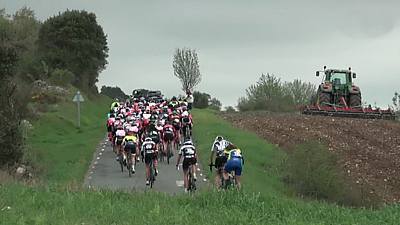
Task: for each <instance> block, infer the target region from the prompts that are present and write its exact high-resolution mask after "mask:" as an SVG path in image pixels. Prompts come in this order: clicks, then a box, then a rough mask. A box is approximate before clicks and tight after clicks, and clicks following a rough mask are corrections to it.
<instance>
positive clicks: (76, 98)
mask: <svg viewBox="0 0 400 225" xmlns="http://www.w3.org/2000/svg"><path fill="white" fill-rule="evenodd" d="M72 101H74V102H84V101H85V99H83V96H82V95H81V92H80V91H77V92H76V94H75V96H74V99H72Z"/></svg>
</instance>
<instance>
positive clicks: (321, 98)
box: [318, 92, 331, 105]
mask: <svg viewBox="0 0 400 225" xmlns="http://www.w3.org/2000/svg"><path fill="white" fill-rule="evenodd" d="M318 103H319V105H327V104H330V103H331V95H330V94H329V93H325V92H321V93H319V94H318Z"/></svg>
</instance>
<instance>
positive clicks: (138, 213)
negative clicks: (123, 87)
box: [0, 104, 400, 225]
mask: <svg viewBox="0 0 400 225" xmlns="http://www.w3.org/2000/svg"><path fill="white" fill-rule="evenodd" d="M99 105H100V104H99ZM103 108H104V107H103ZM195 121H196V125H195V126H196V128H195V136H196V141H197V145H198V148H199V149H200V154H201V161H202V162H203V165H205V164H206V163H208V157H209V151H210V145H211V143H212V141H213V140H214V137H215V135H218V134H221V135H224V136H226V137H227V138H229V139H230V140H232V141H234V142H235V143H237V144H238V145H239V146H240V147H241V148H242V149H243V151H244V154H245V156H246V161H247V163H246V165H245V170H244V178H245V179H244V180H243V182H244V190H243V191H242V192H235V191H227V192H217V191H210V192H199V193H197V194H196V195H194V196H186V195H180V196H169V195H165V194H161V193H154V192H146V193H144V194H143V193H126V192H112V191H89V190H80V189H78V190H69V189H67V188H64V189H60V188H57V187H53V186H49V187H46V188H45V187H26V186H23V185H20V184H7V185H3V186H1V188H0V218H1V220H0V224H163V225H164V224H192V225H195V224H218V225H219V224H246V225H247V224H277V225H280V224H296V225H302V224H307V225H312V224H362V225H368V224H371V225H376V224H398V218H399V217H400V206H398V205H394V206H389V207H385V208H383V209H380V210H370V209H351V208H344V207H340V206H336V205H333V204H326V203H323V202H317V201H308V202H305V201H302V200H300V199H293V198H289V197H286V195H285V192H286V190H285V188H284V185H283V184H282V183H281V181H280V179H279V174H280V171H279V164H280V160H281V159H282V157H284V155H283V153H282V152H280V151H279V150H277V149H275V147H274V146H273V145H270V144H268V143H266V142H265V141H263V140H261V139H259V138H258V137H257V136H256V135H254V134H251V133H249V132H244V131H240V130H237V129H236V128H233V127H232V126H231V125H230V124H229V123H228V122H226V121H223V120H221V119H220V118H219V117H218V116H217V115H214V114H213V113H212V112H211V111H205V110H202V111H197V110H196V111H195ZM89 158H90V157H89ZM54 167H57V166H56V165H54ZM55 169H56V170H60V171H63V170H61V169H58V168H55ZM77 171H79V170H76V172H75V173H76V174H80V173H79V172H77ZM59 179H60V180H64V181H66V180H69V179H66V178H62V179H61V178H59ZM51 180H53V181H55V180H57V179H54V178H53V179H51ZM258 192H259V193H260V194H254V193H258Z"/></svg>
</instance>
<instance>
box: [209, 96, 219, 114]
mask: <svg viewBox="0 0 400 225" xmlns="http://www.w3.org/2000/svg"><path fill="white" fill-rule="evenodd" d="M221 106H222V104H221V102H220V101H219V100H218V99H216V98H212V99H211V100H210V103H209V106H208V108H210V109H214V110H217V111H220V110H221Z"/></svg>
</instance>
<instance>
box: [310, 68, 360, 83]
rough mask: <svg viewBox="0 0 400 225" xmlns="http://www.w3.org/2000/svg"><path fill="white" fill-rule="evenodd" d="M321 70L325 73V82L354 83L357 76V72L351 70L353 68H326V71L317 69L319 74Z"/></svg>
mask: <svg viewBox="0 0 400 225" xmlns="http://www.w3.org/2000/svg"><path fill="white" fill-rule="evenodd" d="M320 72H324V73H325V78H324V81H325V83H331V84H341V85H343V84H352V83H353V79H354V78H356V73H352V72H351V68H349V69H348V70H337V69H326V68H325V67H324V71H317V73H316V75H317V77H318V76H319V74H320Z"/></svg>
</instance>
